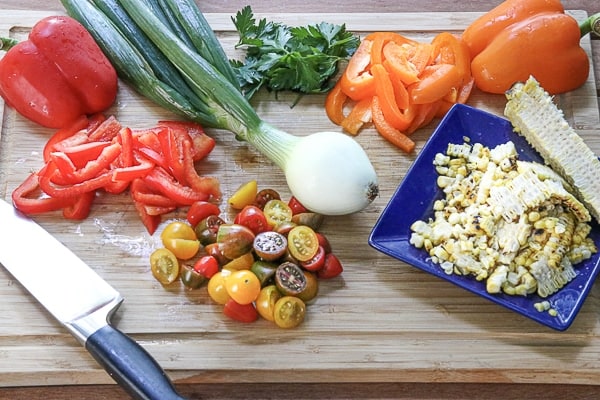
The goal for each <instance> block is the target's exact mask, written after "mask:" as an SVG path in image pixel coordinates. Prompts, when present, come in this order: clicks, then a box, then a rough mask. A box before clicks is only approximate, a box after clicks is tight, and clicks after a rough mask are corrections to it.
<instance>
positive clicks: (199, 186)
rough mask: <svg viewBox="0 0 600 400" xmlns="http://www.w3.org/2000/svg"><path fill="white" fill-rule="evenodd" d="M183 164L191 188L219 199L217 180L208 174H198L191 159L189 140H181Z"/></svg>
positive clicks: (213, 198)
mask: <svg viewBox="0 0 600 400" xmlns="http://www.w3.org/2000/svg"><path fill="white" fill-rule="evenodd" d="M183 166H184V169H185V170H184V173H185V180H186V181H187V182H188V184H189V185H190V186H191V188H192V189H193V190H195V191H197V192H200V193H205V194H207V195H208V198H210V199H212V200H215V201H216V200H220V199H221V186H220V185H219V180H218V179H216V178H213V177H210V176H200V175H198V172H197V171H196V166H195V164H194V159H193V151H192V142H191V141H190V140H186V141H184V142H183Z"/></svg>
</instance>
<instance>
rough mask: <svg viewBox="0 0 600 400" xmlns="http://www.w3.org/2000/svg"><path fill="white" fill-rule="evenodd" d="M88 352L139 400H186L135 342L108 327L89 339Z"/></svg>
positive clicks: (87, 342)
mask: <svg viewBox="0 0 600 400" xmlns="http://www.w3.org/2000/svg"><path fill="white" fill-rule="evenodd" d="M85 347H86V349H87V350H88V351H89V352H90V353H91V354H92V356H94V358H95V359H96V361H98V363H99V364H100V365H102V367H104V369H105V370H106V371H107V372H108V374H109V375H110V376H111V377H112V378H113V379H114V380H115V381H116V382H117V383H118V384H119V385H121V386H122V387H123V388H124V389H125V390H126V391H127V392H128V393H129V394H130V395H131V396H133V397H134V398H135V399H139V400H184V398H183V397H181V396H180V395H179V394H178V393H177V392H176V391H175V388H174V387H173V384H172V383H171V381H170V379H169V377H168V376H167V375H166V374H165V372H164V371H163V369H162V368H161V367H160V365H158V363H157V362H156V360H154V358H152V356H151V355H150V354H149V353H148V352H147V351H146V350H144V348H143V347H142V346H140V345H139V344H138V343H137V342H136V341H135V340H133V339H131V338H130V337H129V336H127V335H125V334H124V333H122V332H121V331H119V330H117V329H116V328H114V327H112V326H110V325H106V326H104V327H102V328H100V329H99V330H97V331H96V332H94V333H93V334H92V335H90V336H89V337H88V338H87V341H86V343H85Z"/></svg>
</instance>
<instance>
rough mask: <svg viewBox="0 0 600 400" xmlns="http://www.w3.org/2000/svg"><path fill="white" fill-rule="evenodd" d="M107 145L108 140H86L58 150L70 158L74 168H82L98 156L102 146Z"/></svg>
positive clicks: (102, 148)
mask: <svg viewBox="0 0 600 400" xmlns="http://www.w3.org/2000/svg"><path fill="white" fill-rule="evenodd" d="M109 145H110V142H87V143H82V144H77V145H73V146H69V147H66V148H64V149H63V150H61V151H60V152H61V153H63V154H64V155H66V156H67V157H68V158H69V160H71V162H72V163H73V165H74V166H75V168H83V167H85V165H86V164H87V163H88V162H89V161H90V160H95V159H97V158H98V157H100V154H101V153H102V151H103V150H104V148H105V147H108V146H109ZM61 147H62V146H61ZM51 156H52V155H51Z"/></svg>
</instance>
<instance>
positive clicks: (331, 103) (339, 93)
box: [325, 80, 348, 125]
mask: <svg viewBox="0 0 600 400" xmlns="http://www.w3.org/2000/svg"><path fill="white" fill-rule="evenodd" d="M347 100H348V96H346V94H345V93H344V91H343V90H342V85H341V83H340V81H339V80H338V81H337V83H336V84H335V86H334V87H333V88H332V89H331V90H330V91H329V93H327V97H326V98H325V112H326V113H327V116H328V117H329V119H330V120H331V122H333V123H334V124H336V125H341V123H342V121H343V120H344V118H346V116H345V115H344V105H345V104H346V101H347Z"/></svg>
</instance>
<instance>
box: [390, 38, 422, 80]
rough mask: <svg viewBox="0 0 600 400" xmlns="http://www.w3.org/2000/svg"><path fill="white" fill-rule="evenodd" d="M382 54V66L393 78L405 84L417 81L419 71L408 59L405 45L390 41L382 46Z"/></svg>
mask: <svg viewBox="0 0 600 400" xmlns="http://www.w3.org/2000/svg"><path fill="white" fill-rule="evenodd" d="M383 55H384V57H385V60H384V61H383V66H384V67H385V69H386V70H388V72H389V73H390V74H392V75H393V76H394V78H395V79H397V80H400V81H402V83H404V84H405V85H410V84H412V83H415V82H418V81H419V72H420V71H419V70H418V69H417V67H415V65H414V64H413V63H412V62H410V61H409V60H408V50H407V48H406V47H405V46H399V45H397V44H396V43H394V42H390V43H388V44H386V45H385V46H384V47H383Z"/></svg>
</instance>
